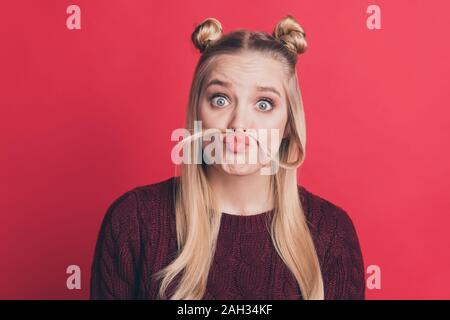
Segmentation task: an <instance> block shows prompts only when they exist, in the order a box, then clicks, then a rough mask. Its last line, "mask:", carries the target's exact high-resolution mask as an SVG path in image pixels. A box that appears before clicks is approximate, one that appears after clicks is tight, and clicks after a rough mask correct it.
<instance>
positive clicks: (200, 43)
mask: <svg viewBox="0 0 450 320" xmlns="http://www.w3.org/2000/svg"><path fill="white" fill-rule="evenodd" d="M222 32H223V29H222V25H221V24H220V22H219V20H217V19H215V18H207V19H205V20H203V21H202V22H201V23H200V24H199V25H198V26H197V27H196V28H195V30H194V32H193V33H192V37H191V39H192V42H193V43H194V46H195V47H196V48H197V49H199V50H200V52H203V51H204V50H205V49H206V48H207V47H208V45H209V44H210V42H211V41H215V40H217V39H219V38H220V37H221V36H222Z"/></svg>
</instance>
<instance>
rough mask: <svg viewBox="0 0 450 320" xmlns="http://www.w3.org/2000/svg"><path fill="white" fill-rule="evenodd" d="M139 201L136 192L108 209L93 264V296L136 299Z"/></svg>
mask: <svg viewBox="0 0 450 320" xmlns="http://www.w3.org/2000/svg"><path fill="white" fill-rule="evenodd" d="M137 214H138V201H137V197H136V195H135V193H134V192H133V191H128V192H126V193H125V194H123V195H122V196H120V197H119V198H118V199H116V200H115V201H114V202H113V203H112V204H111V205H110V207H109V208H108V210H107V212H106V214H105V216H104V218H103V222H102V224H101V227H100V232H99V234H98V238H97V243H96V246H95V253H94V259H93V262H92V267H91V279H90V299H91V300H109V299H134V298H135V296H136V295H137V292H136V290H137V288H138V286H136V283H137V282H138V279H137V277H138V275H139V273H138V272H137V266H138V265H139V263H138V260H139V257H140V239H139V224H138V217H137Z"/></svg>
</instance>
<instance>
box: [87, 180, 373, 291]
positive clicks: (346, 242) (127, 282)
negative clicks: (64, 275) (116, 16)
mask: <svg viewBox="0 0 450 320" xmlns="http://www.w3.org/2000/svg"><path fill="white" fill-rule="evenodd" d="M176 179H177V178H175V177H171V178H169V179H166V180H164V181H160V182H157V183H154V184H150V185H145V186H138V187H136V188H134V189H132V190H130V191H128V192H126V193H124V194H123V195H121V196H120V197H118V198H117V199H116V200H115V201H114V202H113V203H112V204H111V205H110V207H109V208H108V210H107V212H106V215H105V217H104V219H103V222H102V225H101V228H100V232H99V235H98V240H97V245H96V247H95V253H94V259H93V263H92V268H91V279H90V285H91V287H90V298H91V299H157V293H158V288H159V283H158V282H156V281H155V280H153V279H152V277H151V275H152V274H154V273H155V272H157V271H158V270H160V269H162V268H163V267H165V266H166V265H168V264H169V263H170V261H172V260H173V259H174V258H175V257H176V254H177V243H176V229H175V211H174V201H173V200H174V183H176ZM298 191H299V197H300V200H301V203H302V205H303V208H304V211H305V215H306V219H307V221H308V226H309V228H310V230H311V233H312V237H313V241H314V244H315V247H316V251H317V254H318V257H319V263H320V267H321V272H322V276H323V281H324V289H325V299H327V300H329V299H364V298H365V293H364V289H365V280H364V264H363V257H362V254H361V249H360V245H359V241H358V237H357V234H356V231H355V228H354V225H353V223H352V220H351V219H350V217H349V216H348V214H347V213H346V212H345V211H344V210H343V209H342V208H340V207H338V206H336V205H334V204H332V203H331V202H329V201H327V200H325V199H323V198H321V197H319V196H317V195H314V194H313V193H311V192H309V191H308V190H307V189H306V188H305V187H303V186H298ZM272 214H273V210H271V211H267V212H263V213H259V214H256V215H250V216H239V215H236V214H231V213H222V218H221V219H222V220H221V226H220V231H219V236H218V240H217V248H216V254H215V256H214V261H213V264H212V266H211V269H210V272H209V275H208V284H207V289H206V293H205V295H204V296H203V299H205V300H212V299H221V300H229V299H236V300H245V299H255V300H260V299H264V300H278V299H283V300H291V299H302V295H301V292H300V288H299V286H298V284H297V282H296V280H295V278H294V276H293V274H292V273H291V272H290V270H289V269H288V268H287V266H286V265H285V264H284V263H283V261H282V260H281V258H280V257H279V255H278V254H277V252H276V250H275V248H274V246H273V244H272V240H271V237H270V233H269V231H268V225H269V224H268V222H269V221H270V218H271V217H272ZM174 286H175V283H174V284H173V285H171V286H169V291H168V294H169V296H170V293H171V292H173V291H171V290H173V288H174Z"/></svg>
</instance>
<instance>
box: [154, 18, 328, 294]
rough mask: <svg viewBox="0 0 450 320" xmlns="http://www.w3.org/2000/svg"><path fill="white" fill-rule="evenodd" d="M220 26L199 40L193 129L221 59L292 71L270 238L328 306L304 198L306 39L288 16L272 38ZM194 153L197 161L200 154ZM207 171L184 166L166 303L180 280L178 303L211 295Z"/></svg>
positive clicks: (213, 229)
mask: <svg viewBox="0 0 450 320" xmlns="http://www.w3.org/2000/svg"><path fill="white" fill-rule="evenodd" d="M222 32H223V30H222V25H221V24H220V22H219V21H218V20H217V19H214V18H208V19H205V20H204V21H203V22H201V23H200V24H199V25H198V26H197V27H196V28H195V30H194V32H193V33H192V38H191V40H192V42H193V44H194V46H195V47H196V48H197V49H199V51H200V52H201V53H202V55H201V57H200V59H199V61H198V64H197V67H196V69H195V73H194V78H193V81H192V85H191V90H190V95H189V103H188V110H187V116H186V128H189V129H191V130H192V128H193V125H194V121H195V120H198V109H197V108H198V104H199V98H200V97H201V95H202V93H203V90H204V84H205V79H206V78H207V76H208V74H209V73H210V71H211V70H212V68H213V66H214V61H215V60H216V57H218V56H219V55H220V54H226V53H227V54H237V53H239V52H242V51H244V50H252V51H256V52H260V53H263V54H268V55H270V56H271V57H273V58H275V59H277V60H278V61H280V62H281V63H282V64H283V65H284V66H285V67H286V71H287V75H288V76H287V81H286V82H285V83H284V90H285V91H286V93H287V99H288V113H289V116H288V123H287V125H286V132H287V137H286V138H284V139H283V140H282V142H281V144H280V148H279V164H280V168H279V170H278V171H277V173H276V174H274V175H273V176H271V188H272V191H273V194H274V199H275V208H274V215H273V219H272V222H271V226H270V233H271V237H272V242H273V244H274V247H275V249H276V251H277V253H278V254H279V256H280V257H281V259H282V260H283V261H284V263H285V264H286V265H287V267H288V268H289V269H290V271H291V272H292V274H293V275H294V276H295V279H296V281H297V283H298V285H299V287H300V290H301V293H302V297H303V299H324V289H323V280H322V275H321V270H320V265H319V261H318V257H317V253H316V250H315V247H314V243H313V239H312V236H311V234H310V231H309V228H308V226H307V221H306V218H305V214H304V211H303V208H302V204H301V201H300V198H299V193H298V185H297V170H296V169H297V168H298V167H299V166H300V165H301V164H302V163H303V161H304V159H305V144H306V131H305V117H304V111H303V102H302V97H301V94H300V90H299V87H298V79H297V74H296V69H295V66H296V63H297V55H298V54H300V53H303V52H304V51H305V50H306V47H307V44H306V40H305V32H304V30H303V28H302V27H301V26H300V25H299V24H298V23H297V21H296V20H295V19H294V18H293V17H292V16H291V15H288V16H286V17H285V18H283V19H281V20H280V21H279V22H278V23H277V25H276V26H275V28H274V30H273V33H272V35H269V34H267V33H265V32H250V31H247V30H243V29H239V30H236V31H234V32H231V33H228V34H226V35H223V34H222ZM194 149H195V148H193V147H192V148H190V149H189V150H191V151H190V153H191V156H194V155H193V152H194V151H193V150H194ZM204 169H205V168H204V163H202V165H196V164H185V163H183V164H182V165H181V175H180V177H179V180H178V183H177V184H176V188H175V189H176V190H175V214H176V231H177V243H178V255H177V257H176V258H175V259H174V260H173V261H172V262H171V263H170V264H169V265H168V266H166V267H165V268H163V269H161V270H160V271H159V272H157V273H156V274H154V277H155V278H156V279H162V280H161V285H160V290H159V298H165V294H166V290H167V289H168V288H169V285H170V284H171V283H172V282H175V281H174V280H175V279H176V278H179V279H178V280H179V283H178V286H177V287H176V288H175V291H174V293H173V295H172V296H171V297H170V299H201V298H202V297H203V295H204V293H205V290H206V285H207V279H208V274H209V269H210V266H211V264H212V261H213V258H214V253H215V248H216V240H217V236H218V232H219V227H220V219H221V215H220V210H218V208H217V207H216V200H215V197H214V194H213V190H212V189H211V187H210V184H209V183H208V180H207V177H206V175H205V171H204Z"/></svg>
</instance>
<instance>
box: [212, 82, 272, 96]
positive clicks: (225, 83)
mask: <svg viewBox="0 0 450 320" xmlns="http://www.w3.org/2000/svg"><path fill="white" fill-rule="evenodd" d="M212 85H218V86H222V87H225V88H230V87H232V84H231V83H230V82H226V81H222V80H219V79H213V80H211V81H209V82H208V84H207V85H206V88H208V87H209V86H212ZM256 90H257V91H260V92H262V91H269V92H273V93H275V94H276V95H278V96H279V97H281V94H280V93H279V92H278V90H277V89H275V88H274V87H268V86H257V87H256Z"/></svg>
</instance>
